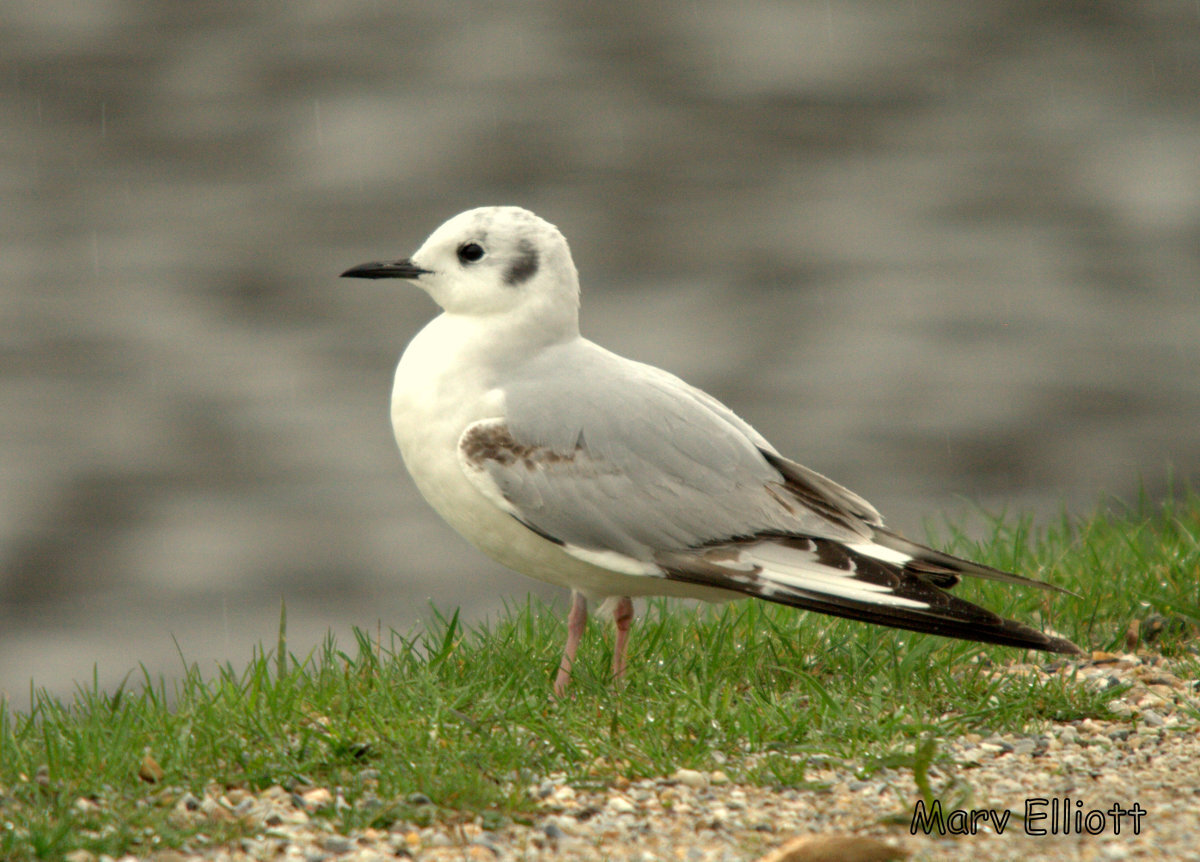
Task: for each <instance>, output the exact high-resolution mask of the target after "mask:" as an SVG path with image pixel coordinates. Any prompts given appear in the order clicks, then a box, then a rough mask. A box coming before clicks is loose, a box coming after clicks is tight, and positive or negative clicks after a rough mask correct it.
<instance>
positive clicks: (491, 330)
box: [342, 206, 1079, 695]
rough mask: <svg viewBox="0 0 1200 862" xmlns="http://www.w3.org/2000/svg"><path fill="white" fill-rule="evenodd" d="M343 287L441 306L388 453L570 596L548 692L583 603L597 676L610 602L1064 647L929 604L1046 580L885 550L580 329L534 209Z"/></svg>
mask: <svg viewBox="0 0 1200 862" xmlns="http://www.w3.org/2000/svg"><path fill="white" fill-rule="evenodd" d="M342 274H343V275H344V276H351V277H355V278H401V279H406V280H408V281H411V282H413V283H414V284H416V285H417V286H418V287H420V288H422V289H423V290H425V291H426V292H427V293H429V295H430V296H431V297H432V298H433V300H434V302H436V303H437V304H438V305H440V306H441V307H442V309H443V313H442V314H440V315H438V316H437V317H436V318H435V319H434V320H433V321H431V322H430V323H429V324H428V325H427V326H426V327H425V328H424V329H422V330H421V331H420V332H419V333H418V334H417V335H416V337H415V338H413V340H412V342H411V343H410V344H409V345H408V348H407V349H406V350H405V351H404V355H403V356H402V357H401V359H400V365H399V367H398V368H397V369H396V381H395V388H394V389H393V391H392V425H393V428H394V429H395V433H396V440H397V442H398V443H399V445H400V452H401V454H402V456H403V458H404V463H405V464H406V465H407V467H408V470H409V472H410V473H411V474H412V477H413V479H414V480H415V481H416V483H417V487H418V488H419V489H420V491H421V493H422V494H423V495H424V496H425V499H426V500H428V501H429V503H430V505H432V506H433V508H434V509H436V510H437V512H438V513H439V514H440V515H441V516H442V517H443V518H445V519H446V521H447V522H449V523H450V525H451V526H452V527H454V529H456V530H457V531H458V532H459V533H461V534H462V535H463V537H465V538H466V539H467V541H469V542H471V543H472V544H473V545H475V546H476V547H477V548H479V549H480V550H481V551H483V552H484V553H485V554H487V555H488V556H490V557H492V558H494V559H496V560H498V561H499V562H501V563H503V564H504V565H506V566H509V567H510V568H513V569H516V570H517V571H518V572H522V573H524V574H526V575H529V576H530V577H534V578H538V579H541V580H543V581H549V582H550V583H553V584H559V585H561V586H564V587H568V588H570V590H571V609H570V613H569V615H568V627H567V643H566V649H565V650H564V652H563V657H562V662H561V664H560V666H559V669H558V674H557V676H556V678H555V682H554V691H555V692H556V693H557V694H560V695H561V694H562V693H563V692H564V691H565V690H566V687H567V684H568V682H569V680H570V672H571V664H572V662H573V661H574V658H575V653H576V650H577V648H578V646H579V642H580V639H581V638H582V636H583V631H584V628H585V625H586V622H587V602H588V600H598V599H611V600H613V601H611V602H609V603H608V604H609V606H611V608H612V610H613V617H614V620H615V622H616V632H617V635H616V643H615V648H614V654H613V676H614V678H618V679H619V678H620V677H621V676H622V674H623V673H624V670H625V648H626V643H627V640H628V634H629V626H630V622H631V620H632V617H633V604H632V602H631V601H630V597H631V596H644V595H668V596H690V597H695V598H701V599H709V600H726V599H730V598H743V597H746V596H754V597H757V598H760V599H766V600H767V601H771V602H778V603H781V604H785V605H792V606H794V607H798V608H805V609H808V610H814V611H820V612H821V613H826V614H834V615H836V616H842V617H849V618H850V619H855V620H862V621H865V622H871V623H878V624H880V625H885V626H893V627H896V628H902V629H911V630H913V631H920V632H932V633H934V634H939V635H944V636H947V637H954V638H962V639H965V640H973V641H984V642H988V643H996V644H1005V645H1008V646H1015V647H1024V648H1031V649H1038V650H1046V651H1050V652H1060V653H1076V652H1078V651H1079V650H1078V648H1077V647H1076V646H1075V645H1074V644H1072V643H1071V642H1069V641H1067V640H1065V639H1063V638H1059V637H1054V636H1051V635H1047V634H1044V633H1043V632H1040V631H1038V630H1036V629H1033V628H1030V627H1028V626H1025V625H1022V624H1021V623H1018V622H1014V621H1011V620H1007V619H1004V618H1003V617H1000V616H998V615H996V614H994V613H992V612H991V611H988V610H985V609H984V608H981V607H978V606H977V605H973V604H971V603H969V602H966V601H964V600H962V599H959V598H957V597H955V596H953V595H951V594H950V593H948V592H947V591H946V590H947V589H949V588H950V587H953V586H954V585H955V584H957V583H958V581H959V579H960V576H962V575H969V576H973V577H979V578H989V579H992V580H999V581H1008V582H1011V583H1017V584H1024V585H1030V584H1032V585H1038V586H1048V585H1046V584H1042V583H1041V582H1039V581H1034V580H1030V579H1028V578H1024V577H1021V576H1019V575H1014V574H1010V573H1008V572H1003V571H999V570H997V569H993V568H990V567H988V566H983V565H980V564H978V563H973V562H970V561H968V560H964V559H959V558H957V557H953V556H950V555H949V554H944V553H941V552H940V551H936V550H933V549H931V548H927V547H925V546H923V545H919V544H917V543H915V542H912V541H909V540H908V539H905V538H903V537H902V536H900V535H898V534H897V533H895V532H893V531H891V530H889V529H888V528H887V527H885V526H884V524H883V520H882V518H881V517H880V515H879V513H878V512H877V511H876V510H875V509H874V508H873V507H872V506H871V504H870V503H868V502H867V501H866V500H864V499H863V498H861V497H859V496H858V495H857V494H855V493H853V492H851V491H848V490H847V489H845V488H843V487H842V486H841V485H838V484H837V483H835V482H833V481H832V480H830V479H827V478H826V477H824V476H822V475H820V474H819V473H816V472H814V471H812V470H809V469H808V468H807V467H803V466H801V465H800V464H797V463H796V462H794V461H790V460H788V459H787V458H785V457H783V456H782V455H780V454H779V452H777V451H776V450H775V447H773V446H772V445H771V444H770V443H768V442H767V441H766V439H764V438H763V436H762V435H761V434H759V433H758V432H757V431H755V430H754V429H753V428H752V427H750V425H749V424H747V423H746V422H745V421H743V420H742V419H740V418H739V417H738V416H736V415H735V414H734V413H733V411H731V410H730V409H729V408H727V407H726V406H725V405H724V404H721V403H720V402H719V401H717V400H716V399H715V398H713V397H712V396H711V395H708V394H707V393H705V392H702V391H700V390H699V389H696V388H695V387H693V386H689V385H688V384H687V383H684V382H683V381H682V380H680V379H679V378H677V377H675V376H674V375H672V374H669V373H667V372H666V371H663V370H661V369H659V368H655V367H653V366H650V365H646V364H643V363H641V362H635V361H633V360H630V359H625V358H624V357H621V356H618V355H616V354H615V353H611V352H610V351H608V350H605V349H604V348H603V347H600V346H598V345H596V344H594V343H592V342H591V341H588V340H587V339H586V338H583V337H582V336H580V334H579V280H578V275H577V273H576V271H575V265H574V263H573V262H572V260H571V252H570V250H569V249H568V247H567V241H566V239H565V238H564V237H563V235H562V234H561V233H559V231H558V230H557V229H556V228H555V227H554V226H553V225H551V224H549V223H547V222H545V221H543V220H542V219H540V218H538V217H537V216H535V215H534V214H533V213H531V212H528V211H526V210H523V209H520V208H518V207H509V206H499V207H482V208H479V209H473V210H469V211H468V212H465V213H462V214H460V215H457V216H455V217H454V218H452V219H450V220H449V221H447V222H446V223H445V224H443V225H442V226H441V227H439V228H438V229H437V230H436V231H434V232H433V234H432V236H430V237H429V239H427V240H426V241H425V244H424V245H422V246H421V248H420V249H418V250H417V252H416V253H415V254H413V256H412V257H410V258H407V259H404V260H395V261H388V262H381V263H365V264H362V265H360V266H356V267H353V268H352V269H349V270H347V271H346V272H344V273H342Z"/></svg>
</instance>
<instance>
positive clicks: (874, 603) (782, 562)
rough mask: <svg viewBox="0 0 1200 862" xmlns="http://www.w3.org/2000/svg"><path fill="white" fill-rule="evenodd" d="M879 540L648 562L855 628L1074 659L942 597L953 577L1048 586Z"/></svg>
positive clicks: (1063, 647) (713, 551)
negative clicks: (861, 626)
mask: <svg viewBox="0 0 1200 862" xmlns="http://www.w3.org/2000/svg"><path fill="white" fill-rule="evenodd" d="M877 530H878V528H877ZM878 532H879V533H881V534H882V536H883V538H884V540H883V541H878V540H877V541H878V545H872V544H871V543H855V544H854V545H853V546H850V545H847V544H843V543H841V542H837V541H833V540H830V539H820V538H809V537H802V536H778V535H764V536H755V537H752V538H748V539H743V540H738V541H733V542H724V543H721V544H719V545H713V546H708V547H705V548H697V549H692V550H686V551H673V552H666V553H660V554H659V555H657V557H656V558H655V561H656V562H657V563H658V565H659V566H660V567H661V568H662V569H663V571H664V572H665V575H666V577H667V578H669V579H672V580H677V581H684V582H687V583H693V584H699V585H703V586H707V587H716V588H719V589H723V590H729V591H733V592H738V593H742V594H744V595H749V596H756V597H758V598H761V599H764V600H766V601H769V602H775V603H778V604H784V605H790V606H792V607H797V608H803V609H806V610H812V611H817V612H819V613H825V614H831V615H833V616H839V617H846V618H848V619H853V620H859V621H861V622H868V623H875V624H877V625H884V626H889V627H892V628H899V629H907V630H909V631H917V632H928V633H930V634H936V635H941V636H943V637H952V638H959V639H961V640H969V641H979V642H982V643H995V644H1002V645H1005V646H1013V647H1021V648H1026V649H1036V650H1042V651H1045V652H1056V653H1068V654H1073V653H1079V652H1080V649H1079V647H1077V646H1075V644H1073V643H1071V642H1070V641H1068V640H1066V639H1064V638H1060V637H1055V636H1053V635H1048V634H1046V633H1044V632H1041V631H1038V630H1037V629H1035V628H1032V627H1030V626H1027V625H1024V624H1022V623H1019V622H1016V621H1014V620H1009V619H1005V618H1004V617H1001V616H1000V615H998V614H995V613H993V612H992V611H989V610H987V609H986V608H982V607H980V606H979V605H975V604H972V603H971V602H968V601H965V600H963V599H960V598H958V597H957V596H953V595H951V594H950V593H948V592H946V589H945V588H947V587H950V586H953V585H954V584H955V583H957V581H958V578H959V575H960V574H966V575H971V576H975V577H984V578H991V579H993V580H1002V581H1008V582H1011V583H1018V584H1023V585H1024V584H1029V585H1039V586H1050V585H1048V584H1042V583H1041V582H1040V581H1034V580H1031V579H1028V578H1023V577H1021V576H1020V575H1013V574H1011V573H1008V572H1002V571H1000V570H998V569H991V568H989V567H987V566H981V565H979V564H976V563H972V562H970V561H969V560H960V559H959V558H957V557H953V556H951V555H949V554H942V553H941V552H938V551H933V550H932V549H929V548H924V547H923V546H921V545H917V544H915V543H912V542H909V541H908V540H906V539H903V538H902V537H899V536H896V535H895V534H892V533H890V532H885V531H882V530H878ZM914 552H916V553H914Z"/></svg>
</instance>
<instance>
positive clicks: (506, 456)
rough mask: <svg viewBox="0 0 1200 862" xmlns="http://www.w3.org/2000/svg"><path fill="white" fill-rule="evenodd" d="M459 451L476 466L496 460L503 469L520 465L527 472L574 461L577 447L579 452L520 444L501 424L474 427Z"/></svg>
mask: <svg viewBox="0 0 1200 862" xmlns="http://www.w3.org/2000/svg"><path fill="white" fill-rule="evenodd" d="M458 450H459V452H461V453H462V456H463V457H464V458H465V459H466V460H467V463H469V464H471V465H473V466H476V467H482V466H483V464H484V462H485V461H494V462H496V463H497V464H499V465H500V466H502V467H511V466H513V465H514V464H518V463H520V464H522V465H524V467H525V469H526V470H535V469H537V468H538V467H543V466H547V465H550V464H562V463H566V462H570V461H573V460H574V459H575V452H578V451H579V449H578V447H576V449H575V452H572V453H571V454H569V455H561V454H559V453H557V452H555V451H554V450H552V449H550V448H549V447H546V446H531V445H526V444H524V443H518V442H517V441H516V440H514V439H513V436H512V434H511V433H510V432H509V430H508V426H507V425H503V424H500V423H480V424H477V425H473V426H472V427H471V428H469V429H467V432H466V433H465V434H464V435H463V437H462V439H461V440H460V441H459V443H458Z"/></svg>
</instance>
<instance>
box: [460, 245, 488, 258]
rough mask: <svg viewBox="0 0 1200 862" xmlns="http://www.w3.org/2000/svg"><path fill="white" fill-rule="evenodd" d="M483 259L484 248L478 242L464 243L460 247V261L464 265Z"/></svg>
mask: <svg viewBox="0 0 1200 862" xmlns="http://www.w3.org/2000/svg"><path fill="white" fill-rule="evenodd" d="M481 257H483V246H481V245H480V244H479V243H477V242H464V243H463V244H462V245H460V246H459V247H458V259H459V260H460V261H462V262H463V263H474V262H475V261H477V260H479V259H480V258H481Z"/></svg>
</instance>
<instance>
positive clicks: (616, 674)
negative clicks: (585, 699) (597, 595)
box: [612, 596, 633, 683]
mask: <svg viewBox="0 0 1200 862" xmlns="http://www.w3.org/2000/svg"><path fill="white" fill-rule="evenodd" d="M613 622H614V623H616V624H617V642H616V643H615V644H614V645H613V671H612V672H613V682H614V683H619V682H620V681H621V679H622V678H623V677H624V676H625V647H626V645H627V644H628V643H629V627H630V625H632V624H633V599H631V598H629V596H621V598H620V600H619V601H618V602H617V606H616V608H614V609H613Z"/></svg>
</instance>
